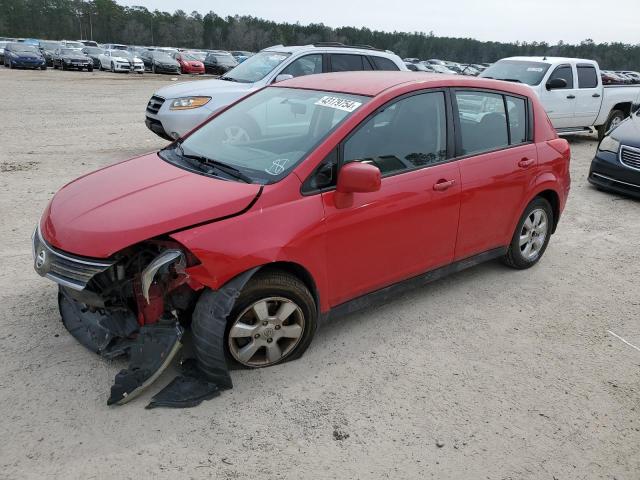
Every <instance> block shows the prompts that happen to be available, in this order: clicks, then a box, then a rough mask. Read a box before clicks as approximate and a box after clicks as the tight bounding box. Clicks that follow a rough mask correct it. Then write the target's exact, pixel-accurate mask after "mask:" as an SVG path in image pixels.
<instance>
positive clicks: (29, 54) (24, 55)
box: [13, 52, 42, 58]
mask: <svg viewBox="0 0 640 480" xmlns="http://www.w3.org/2000/svg"><path fill="white" fill-rule="evenodd" d="M13 53H15V54H16V55H17V56H18V57H20V58H42V55H40V54H39V53H33V52H13Z"/></svg>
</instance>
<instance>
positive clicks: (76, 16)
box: [0, 0, 640, 70]
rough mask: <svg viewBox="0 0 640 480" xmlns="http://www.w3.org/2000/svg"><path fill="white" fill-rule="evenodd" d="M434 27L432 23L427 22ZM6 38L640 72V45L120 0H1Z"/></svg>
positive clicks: (0, 18) (0, 30) (0, 26)
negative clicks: (455, 32)
mask: <svg viewBox="0 0 640 480" xmlns="http://www.w3.org/2000/svg"><path fill="white" fill-rule="evenodd" d="M425 27H427V28H428V25H425ZM0 36H5V37H21V38H44V39H51V40H61V39H67V40H75V39H92V40H96V41H98V42H101V43H105V42H110V43H124V44H128V45H148V46H149V45H155V46H171V47H184V48H204V49H223V50H250V51H258V50H260V49H262V48H265V47H268V46H271V45H277V44H283V45H304V44H309V43H315V42H342V43H347V44H352V45H371V46H374V47H377V48H383V49H388V50H392V51H394V52H395V53H397V54H398V55H400V56H401V57H417V58H421V59H428V58H441V59H447V60H455V61H458V62H472V63H480V62H493V61H496V60H498V59H500V58H504V57H508V56H514V55H550V56H551V55H554V56H567V57H580V58H590V59H594V60H597V61H598V62H599V63H600V65H601V66H602V68H605V69H613V70H624V69H630V70H640V44H637V45H629V44H624V43H619V42H613V43H595V42H594V41H593V40H591V39H586V40H584V41H582V42H580V44H578V45H571V44H566V43H563V42H562V41H560V42H558V43H557V44H555V45H551V44H549V43H547V42H531V43H527V42H515V43H505V42H482V41H479V40H474V39H472V38H451V37H439V36H435V35H434V34H433V33H432V32H429V33H427V32H383V31H378V30H371V29H368V28H354V27H341V28H331V27H328V26H326V25H323V24H322V23H312V24H309V25H301V24H299V23H295V24H292V23H280V22H274V21H270V20H264V19H261V18H256V17H252V16H228V17H221V16H219V15H216V14H215V13H214V12H209V13H207V14H206V15H202V14H200V13H198V12H191V13H190V14H188V13H186V12H184V11H183V10H176V11H175V12H174V13H168V12H161V11H159V10H154V11H150V10H148V9H147V8H145V7H127V6H123V5H119V4H118V3H117V2H115V1H114V0H0Z"/></svg>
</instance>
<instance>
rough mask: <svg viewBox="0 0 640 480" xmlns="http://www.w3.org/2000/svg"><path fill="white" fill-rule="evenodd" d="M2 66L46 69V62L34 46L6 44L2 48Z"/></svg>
mask: <svg viewBox="0 0 640 480" xmlns="http://www.w3.org/2000/svg"><path fill="white" fill-rule="evenodd" d="M4 66H5V67H9V68H15V67H22V68H39V69H41V70H46V69H47V61H46V60H45V59H44V56H43V55H42V54H41V53H40V50H38V49H37V48H36V47H35V46H34V45H27V44H26V43H13V42H12V43H7V44H6V45H5V47H4Z"/></svg>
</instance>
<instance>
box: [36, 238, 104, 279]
mask: <svg viewBox="0 0 640 480" xmlns="http://www.w3.org/2000/svg"><path fill="white" fill-rule="evenodd" d="M33 262H34V264H33V266H34V268H35V270H36V272H37V273H38V274H39V275H41V276H43V277H47V278H49V279H50V280H53V281H54V282H57V283H59V284H60V285H63V286H65V287H69V288H73V289H74V290H83V289H84V288H85V287H86V286H87V283H89V281H90V280H91V279H92V278H93V277H94V276H95V275H97V274H99V273H102V272H104V271H105V270H107V269H108V268H109V267H110V266H112V265H113V264H114V262H113V261H110V260H99V259H93V258H86V257H78V256H75V255H71V254H69V253H66V252H61V251H60V250H57V249H55V248H53V247H52V246H51V245H49V244H48V243H47V242H45V241H44V239H43V238H42V236H41V235H40V229H39V228H38V229H36V231H35V232H34V234H33Z"/></svg>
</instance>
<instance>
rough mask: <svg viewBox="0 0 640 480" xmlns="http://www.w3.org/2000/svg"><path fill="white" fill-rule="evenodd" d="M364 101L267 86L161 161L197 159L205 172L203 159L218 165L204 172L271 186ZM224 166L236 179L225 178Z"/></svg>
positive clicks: (172, 148) (192, 135)
mask: <svg viewBox="0 0 640 480" xmlns="http://www.w3.org/2000/svg"><path fill="white" fill-rule="evenodd" d="M368 100H369V98H368V97H362V96H357V95H348V94H344V93H331V92H320V91H314V90H300V89H292V88H278V87H270V88H267V89H265V90H261V91H259V92H258V93H256V94H254V95H252V96H250V97H248V98H246V99H245V100H243V101H242V102H240V103H238V104H236V105H234V106H233V107H231V108H230V109H229V110H227V111H225V112H223V113H221V114H220V115H219V116H217V117H215V118H214V119H213V120H212V121H210V122H209V123H206V124H205V125H203V126H202V127H201V128H199V129H198V130H196V131H195V132H194V133H193V134H191V135H190V136H188V137H187V138H186V139H185V140H184V141H182V143H180V142H176V144H174V145H172V146H171V147H169V149H166V150H163V151H162V152H161V157H162V158H164V159H165V160H167V161H170V162H172V163H177V164H180V163H181V162H182V163H183V164H184V162H188V161H191V162H193V160H194V159H197V160H198V162H199V163H197V165H198V166H200V167H204V168H203V169H205V168H206V165H205V164H206V160H209V161H210V162H211V161H213V162H219V165H220V169H219V170H220V171H218V169H216V166H215V163H214V164H211V163H210V164H209V166H210V167H211V168H213V171H207V170H205V172H206V173H209V174H212V175H215V176H220V177H222V178H227V179H231V180H233V179H236V180H241V181H249V182H251V183H259V184H269V183H274V182H277V181H278V180H280V179H282V178H284V177H285V176H286V175H287V174H288V173H289V172H290V171H291V170H292V169H293V168H294V167H295V166H296V165H297V164H298V163H299V162H300V161H301V160H302V159H303V158H304V157H305V156H306V155H307V154H309V153H310V152H311V151H312V150H313V149H314V148H315V146H316V145H318V144H319V143H320V142H321V141H322V140H323V139H324V138H325V137H326V136H327V135H329V134H330V133H331V132H332V131H333V130H334V129H335V128H336V127H337V126H338V125H339V124H340V123H341V122H343V121H344V120H345V119H346V118H347V117H349V116H350V115H351V114H352V113H353V112H355V111H356V110H358V109H359V108H360V107H361V106H362V105H363V104H364V103H366V102H367V101H368ZM189 157H191V158H189ZM224 168H226V170H227V171H231V172H232V173H235V174H236V175H235V176H234V175H229V174H225V170H224ZM238 172H239V174H240V175H237V174H238ZM229 177H231V178H229ZM240 177H243V178H240Z"/></svg>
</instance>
